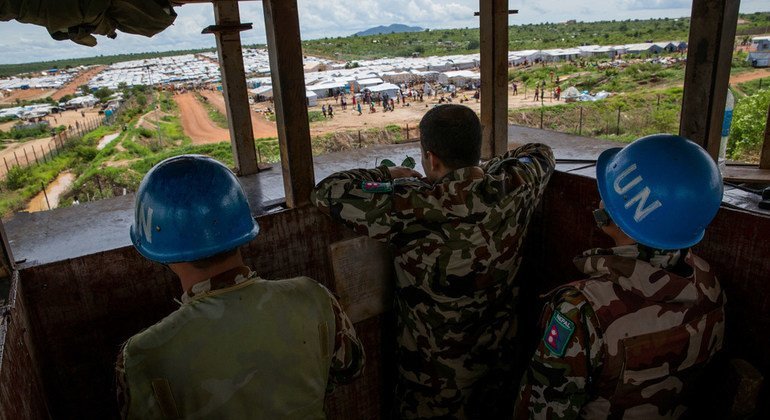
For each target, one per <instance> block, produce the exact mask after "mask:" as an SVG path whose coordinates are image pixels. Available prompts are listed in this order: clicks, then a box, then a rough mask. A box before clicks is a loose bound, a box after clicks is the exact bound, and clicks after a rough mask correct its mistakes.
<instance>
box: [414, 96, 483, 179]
mask: <svg viewBox="0 0 770 420" xmlns="http://www.w3.org/2000/svg"><path fill="white" fill-rule="evenodd" d="M420 144H421V145H422V149H423V152H431V153H433V154H434V155H436V156H438V158H439V159H441V161H442V162H443V163H444V165H446V166H448V167H449V168H450V169H459V168H464V167H466V166H475V165H478V164H479V159H481V121H479V117H478V116H477V115H476V113H475V112H473V110H472V109H470V108H468V107H467V106H463V105H454V104H449V105H439V106H436V107H434V108H433V109H431V110H430V111H428V112H427V113H426V114H425V116H423V117H422V120H421V121H420Z"/></svg>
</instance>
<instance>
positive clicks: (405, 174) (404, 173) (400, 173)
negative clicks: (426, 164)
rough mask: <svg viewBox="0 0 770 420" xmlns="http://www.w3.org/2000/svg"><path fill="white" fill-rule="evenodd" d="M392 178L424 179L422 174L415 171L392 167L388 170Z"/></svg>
mask: <svg viewBox="0 0 770 420" xmlns="http://www.w3.org/2000/svg"><path fill="white" fill-rule="evenodd" d="M388 171H390V177H391V178H394V179H395V178H422V174H421V173H419V172H417V171H415V170H414V169H409V168H405V167H403V166H391V167H390V168H388Z"/></svg>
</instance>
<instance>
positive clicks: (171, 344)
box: [116, 155, 364, 419]
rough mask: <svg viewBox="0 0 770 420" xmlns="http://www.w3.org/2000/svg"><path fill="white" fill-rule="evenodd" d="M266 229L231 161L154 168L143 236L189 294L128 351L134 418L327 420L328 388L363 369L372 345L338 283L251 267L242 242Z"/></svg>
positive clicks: (135, 237)
mask: <svg viewBox="0 0 770 420" xmlns="http://www.w3.org/2000/svg"><path fill="white" fill-rule="evenodd" d="M258 233H259V225H258V224H257V222H256V220H254V218H253V217H252V215H251V210H250V208H249V203H248V200H247V199H246V195H245V194H244V191H243V188H242V187H241V185H240V183H239V182H238V179H237V178H236V177H235V175H233V173H232V172H231V171H230V170H229V169H228V168H227V167H225V166H224V165H222V164H221V163H219V162H217V161H215V160H213V159H211V158H208V157H205V156H195V155H186V156H178V157H173V158H170V159H166V160H164V161H163V162H161V163H159V164H158V165H157V166H155V167H154V168H153V169H152V170H150V172H148V173H147V175H146V176H145V178H144V180H143V181H142V183H141V185H140V186H139V191H138V192H137V195H136V205H135V218H134V223H133V224H132V226H131V232H130V234H131V240H132V242H133V243H134V246H135V247H136V249H137V250H138V251H139V253H141V254H142V255H143V256H144V257H146V258H148V259H150V260H152V261H156V262H159V263H162V264H167V265H168V267H169V268H170V269H171V270H172V271H173V272H174V273H175V274H176V275H177V276H178V277H179V280H180V282H181V285H182V289H183V291H184V293H183V295H182V299H181V301H182V304H181V306H180V308H179V309H177V310H176V311H174V312H173V313H171V314H170V315H169V316H167V317H166V318H164V319H163V320H161V321H160V322H158V323H157V324H155V325H153V326H151V327H149V328H148V329H146V330H144V331H142V332H140V333H139V334H137V335H135V336H133V337H131V338H130V339H129V340H128V341H127V342H126V343H125V344H124V346H123V348H122V350H121V352H120V354H119V356H118V363H117V367H116V370H117V383H118V399H119V402H120V406H121V414H122V417H123V418H137V419H139V418H141V419H145V418H193V417H205V418H296V419H308V418H324V411H323V404H324V395H325V393H326V390H327V386H328V383H330V382H331V383H332V384H333V383H338V382H343V381H346V380H349V379H352V378H353V377H355V376H356V375H358V373H359V372H360V371H361V369H362V367H363V363H364V353H363V347H362V345H361V342H360V341H359V340H358V338H357V337H356V334H355V331H354V330H353V326H352V323H351V322H350V320H349V319H348V317H347V316H346V315H345V313H344V312H343V311H342V309H341V308H340V306H339V303H338V302H337V300H336V299H335V298H334V296H333V295H332V294H331V293H330V292H329V291H328V290H327V289H326V288H324V287H323V286H322V285H320V284H318V283H317V282H315V281H313V280H312V279H309V278H307V277H299V278H294V279H290V280H278V281H267V280H263V279H261V278H259V277H257V275H256V274H255V273H254V272H252V271H251V270H250V269H249V268H248V267H246V266H245V265H244V263H243V259H242V257H241V253H240V251H239V247H240V246H241V245H244V244H246V243H248V242H249V241H251V240H252V239H254V238H255V237H256V236H257V234H258Z"/></svg>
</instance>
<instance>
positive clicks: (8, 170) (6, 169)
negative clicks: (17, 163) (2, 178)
mask: <svg viewBox="0 0 770 420" xmlns="http://www.w3.org/2000/svg"><path fill="white" fill-rule="evenodd" d="M3 163H5V173H8V172H11V169H10V168H8V161H7V160H5V156H3Z"/></svg>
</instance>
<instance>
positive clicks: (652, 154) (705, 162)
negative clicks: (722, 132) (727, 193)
mask: <svg viewBox="0 0 770 420" xmlns="http://www.w3.org/2000/svg"><path fill="white" fill-rule="evenodd" d="M596 181H597V183H598V184H599V195H601V197H602V200H603V201H604V207H605V210H606V211H607V213H608V214H609V215H610V217H611V218H612V220H613V221H614V222H615V224H617V225H618V227H619V228H620V229H621V230H622V231H623V232H624V233H625V234H626V235H628V236H630V237H631V238H632V239H634V240H635V241H637V242H638V243H640V244H643V245H647V246H649V247H652V248H657V249H683V248H689V247H691V246H693V245H695V244H697V243H698V242H700V240H701V239H703V234H704V232H705V229H706V226H708V224H709V223H710V222H711V220H712V219H713V218H714V216H715V215H716V213H717V211H718V210H719V205H720V204H721V203H722V193H723V188H724V187H723V185H722V176H721V175H720V173H719V169H718V168H717V165H716V163H715V162H714V160H713V159H712V158H711V156H709V154H708V153H707V152H706V151H705V150H703V148H701V147H700V146H698V145H697V144H695V143H693V142H691V141H690V140H687V139H685V138H683V137H679V136H674V135H669V134H656V135H652V136H647V137H642V138H640V139H638V140H636V141H634V142H633V143H631V144H629V145H628V146H626V147H625V148H614V149H609V150H605V151H604V152H603V153H602V154H601V155H600V156H599V159H598V161H597V162H596Z"/></svg>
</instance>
